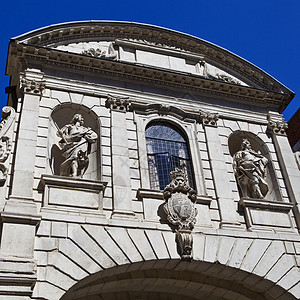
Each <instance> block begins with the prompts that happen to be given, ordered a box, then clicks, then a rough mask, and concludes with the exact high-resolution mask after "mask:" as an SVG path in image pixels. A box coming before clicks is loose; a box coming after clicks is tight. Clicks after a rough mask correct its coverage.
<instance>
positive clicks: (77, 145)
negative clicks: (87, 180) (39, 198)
mask: <svg viewBox="0 0 300 300" xmlns="http://www.w3.org/2000/svg"><path fill="white" fill-rule="evenodd" d="M83 124H84V119H83V117H82V116H81V115H80V114H75V115H74V117H73V118H72V120H71V122H70V124H67V125H65V126H64V127H63V128H61V129H59V130H58V131H57V135H58V136H59V137H60V138H61V140H60V141H59V145H60V147H61V150H62V152H63V153H62V155H63V157H64V158H65V161H64V162H63V163H62V164H61V165H60V175H61V176H68V177H82V176H83V175H84V173H85V171H86V170H87V168H88V164H89V158H88V155H89V154H90V151H91V144H92V143H95V142H96V141H97V138H98V135H97V133H95V132H94V131H93V130H92V129H91V128H87V127H84V126H83Z"/></svg>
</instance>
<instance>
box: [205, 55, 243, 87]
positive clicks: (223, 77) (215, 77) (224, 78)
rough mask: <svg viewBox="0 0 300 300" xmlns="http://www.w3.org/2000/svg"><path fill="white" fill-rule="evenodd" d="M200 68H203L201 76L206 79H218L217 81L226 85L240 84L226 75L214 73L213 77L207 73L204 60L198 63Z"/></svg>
mask: <svg viewBox="0 0 300 300" xmlns="http://www.w3.org/2000/svg"><path fill="white" fill-rule="evenodd" d="M200 66H202V67H203V76H204V77H206V78H209V79H218V80H222V81H224V82H227V83H233V84H238V85H241V84H242V83H241V82H240V81H239V80H237V79H235V78H233V77H232V76H229V75H226V74H220V73H215V75H213V74H211V73H210V72H209V70H208V67H207V64H206V62H205V61H204V60H202V61H201V62H200Z"/></svg>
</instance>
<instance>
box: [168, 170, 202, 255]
mask: <svg viewBox="0 0 300 300" xmlns="http://www.w3.org/2000/svg"><path fill="white" fill-rule="evenodd" d="M170 177H171V180H172V181H171V183H170V184H169V185H167V186H166V188H165V189H164V193H163V195H164V199H165V202H166V203H165V204H164V211H165V213H166V215H167V219H168V221H169V222H170V223H171V224H172V225H174V226H175V230H176V240H177V243H178V246H179V249H180V255H181V259H183V260H191V259H192V247H193V237H192V234H191V232H192V230H193V228H194V225H195V223H196V215H197V209H196V208H195V205H194V203H195V202H196V200H197V192H196V191H195V190H193V189H192V188H191V187H190V186H189V185H188V184H187V180H186V176H185V174H184V172H183V171H182V170H180V169H177V168H176V169H175V171H172V172H170Z"/></svg>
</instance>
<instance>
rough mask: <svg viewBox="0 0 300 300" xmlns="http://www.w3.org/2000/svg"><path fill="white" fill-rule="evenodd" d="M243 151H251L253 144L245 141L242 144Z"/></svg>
mask: <svg viewBox="0 0 300 300" xmlns="http://www.w3.org/2000/svg"><path fill="white" fill-rule="evenodd" d="M241 149H242V150H245V149H251V144H250V142H249V141H248V140H247V139H243V141H242V144H241Z"/></svg>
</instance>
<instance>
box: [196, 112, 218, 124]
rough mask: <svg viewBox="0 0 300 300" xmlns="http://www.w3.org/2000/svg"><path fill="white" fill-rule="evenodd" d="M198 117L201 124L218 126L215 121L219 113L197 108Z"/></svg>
mask: <svg viewBox="0 0 300 300" xmlns="http://www.w3.org/2000/svg"><path fill="white" fill-rule="evenodd" d="M199 117H200V120H201V121H202V123H203V125H207V126H213V127H217V126H218V124H217V123H218V120H219V114H213V113H210V112H204V111H202V110H199Z"/></svg>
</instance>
